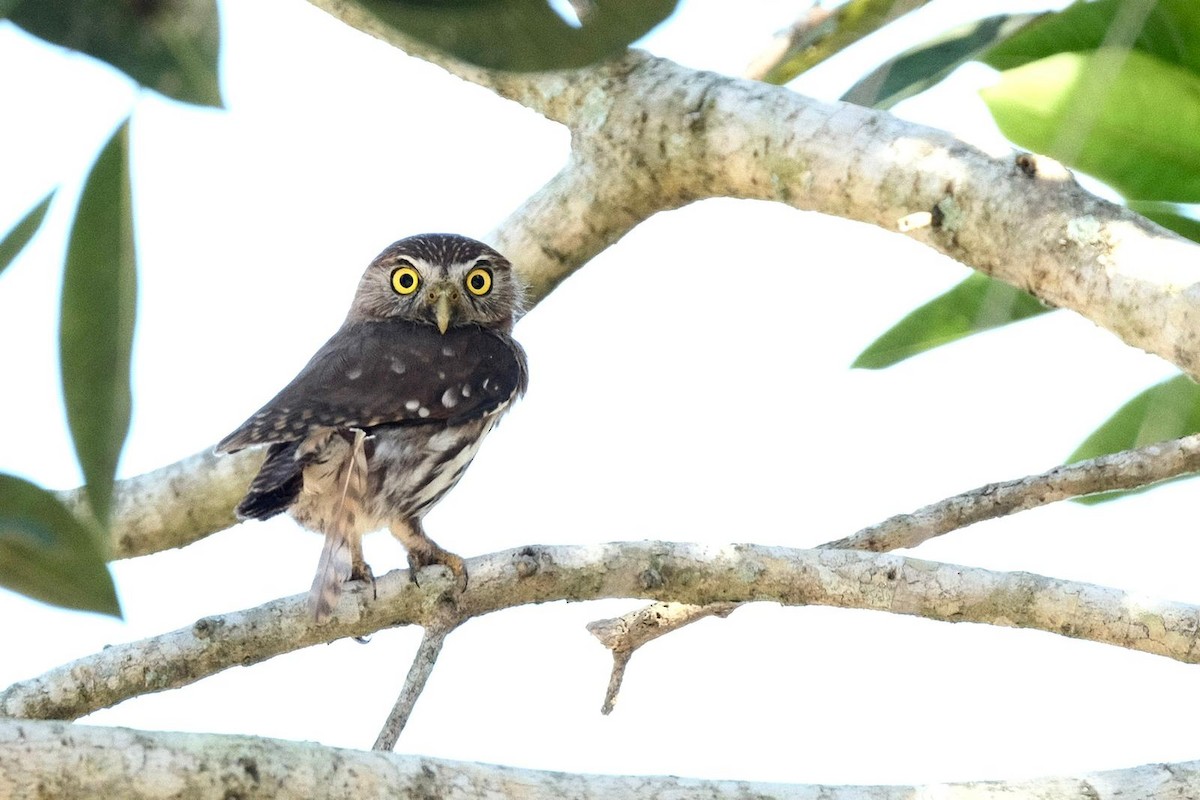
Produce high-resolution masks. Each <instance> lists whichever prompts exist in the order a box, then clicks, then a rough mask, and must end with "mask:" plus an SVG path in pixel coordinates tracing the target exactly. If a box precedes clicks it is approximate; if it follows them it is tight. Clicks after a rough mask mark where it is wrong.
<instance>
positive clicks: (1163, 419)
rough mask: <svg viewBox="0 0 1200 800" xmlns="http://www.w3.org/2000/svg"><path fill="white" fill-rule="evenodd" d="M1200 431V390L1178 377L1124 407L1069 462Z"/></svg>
mask: <svg viewBox="0 0 1200 800" xmlns="http://www.w3.org/2000/svg"><path fill="white" fill-rule="evenodd" d="M1197 431H1200V386H1197V385H1196V384H1195V383H1194V382H1193V381H1192V380H1191V379H1190V378H1188V377H1187V376H1186V375H1178V376H1176V377H1174V378H1170V379H1169V380H1165V381H1163V382H1162V383H1158V384H1155V385H1154V386H1151V387H1150V388H1149V389H1147V390H1146V391H1144V392H1142V393H1141V394H1139V395H1138V396H1137V397H1135V398H1133V399H1132V400H1130V401H1129V402H1128V403H1126V404H1125V405H1123V406H1121V408H1119V409H1118V410H1117V413H1115V414H1113V415H1112V416H1111V417H1110V418H1109V419H1108V421H1107V422H1106V423H1104V425H1102V426H1100V427H1099V428H1098V429H1097V430H1096V431H1095V432H1094V433H1092V435H1091V436H1089V437H1088V438H1087V439H1085V440H1084V442H1083V444H1081V445H1079V447H1078V448H1076V450H1075V452H1074V453H1071V455H1070V456H1068V457H1067V462H1068V463H1070V462H1074V461H1082V460H1084V459H1087V458H1095V457H1096V456H1103V455H1108V454H1109V453H1117V452H1120V451H1121V450H1128V449H1129V448H1131V447H1141V446H1142V445H1147V444H1154V443H1155V442H1162V441H1166V440H1168V439H1177V438H1179V437H1180V436H1188V435H1189V434H1193V433H1196V432H1197ZM1176 480H1178V479H1176ZM1155 485H1157V484H1155ZM1151 488H1153V486H1148V487H1145V488H1142V489H1134V490H1131V491H1122V492H1101V493H1100V494H1094V495H1090V496H1088V497H1083V498H1079V499H1078V502H1081V503H1084V504H1087V505H1094V504H1096V503H1102V502H1104V501H1106V500H1113V499H1115V498H1117V497H1123V496H1125V495H1127V494H1137V493H1139V492H1144V491H1146V490H1147V489H1151Z"/></svg>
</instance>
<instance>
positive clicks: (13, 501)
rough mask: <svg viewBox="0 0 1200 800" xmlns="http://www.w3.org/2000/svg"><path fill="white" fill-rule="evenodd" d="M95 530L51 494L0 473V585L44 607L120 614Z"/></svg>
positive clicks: (98, 536)
mask: <svg viewBox="0 0 1200 800" xmlns="http://www.w3.org/2000/svg"><path fill="white" fill-rule="evenodd" d="M101 540H102V538H101V536H100V533H99V531H97V530H95V529H94V528H93V527H91V526H90V525H89V524H87V523H86V522H84V521H83V520H80V519H79V518H78V517H76V516H75V515H74V514H72V513H71V512H70V511H69V510H67V508H66V507H65V506H64V505H63V504H62V503H60V502H59V500H58V498H57V497H55V496H54V495H53V494H51V493H50V492H47V491H46V490H45V489H42V488H40V487H38V486H35V485H33V484H32V483H30V482H29V481H27V480H24V479H22V478H18V477H15V476H13V475H0V586H6V587H8V588H10V589H13V590H15V591H18V592H21V593H22V594H26V595H28V596H30V597H34V598H37V599H38V600H43V601H45V602H47V603H54V604H55V605H60V606H66V607H67V608H77V609H81V610H85V611H99V612H102V613H104V614H113V615H115V616H120V614H121V608H120V605H119V604H118V603H117V595H116V591H115V590H114V588H113V583H112V578H111V577H110V576H109V574H108V567H107V566H106V564H105V563H104V562H105V554H104V548H103V547H102V545H101V544H100V542H101Z"/></svg>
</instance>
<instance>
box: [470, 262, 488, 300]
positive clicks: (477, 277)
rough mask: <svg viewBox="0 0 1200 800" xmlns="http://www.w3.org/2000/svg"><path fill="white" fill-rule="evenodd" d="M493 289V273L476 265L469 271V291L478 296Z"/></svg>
mask: <svg viewBox="0 0 1200 800" xmlns="http://www.w3.org/2000/svg"><path fill="white" fill-rule="evenodd" d="M491 290H492V273H491V271H489V270H486V269H484V268H483V267H476V268H475V269H473V270H471V271H470V272H468V273H467V291H468V292H470V293H471V294H473V295H475V296H476V297H483V296H484V295H485V294H487V293H488V292H490V291H491Z"/></svg>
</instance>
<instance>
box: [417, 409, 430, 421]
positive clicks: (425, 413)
mask: <svg viewBox="0 0 1200 800" xmlns="http://www.w3.org/2000/svg"><path fill="white" fill-rule="evenodd" d="M417 416H418V417H420V418H421V419H425V417H428V416H429V409H428V408H426V407H425V406H421V407H420V408H418V409H417Z"/></svg>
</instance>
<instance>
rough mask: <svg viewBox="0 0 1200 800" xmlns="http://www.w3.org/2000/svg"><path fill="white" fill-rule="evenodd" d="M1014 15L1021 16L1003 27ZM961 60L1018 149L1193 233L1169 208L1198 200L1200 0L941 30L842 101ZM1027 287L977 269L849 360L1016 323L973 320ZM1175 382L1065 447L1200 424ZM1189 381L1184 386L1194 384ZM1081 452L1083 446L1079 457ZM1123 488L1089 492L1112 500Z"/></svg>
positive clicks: (1097, 449)
mask: <svg viewBox="0 0 1200 800" xmlns="http://www.w3.org/2000/svg"><path fill="white" fill-rule="evenodd" d="M1014 22H1019V23H1020V24H1015V25H1014V24H1013V23H1014ZM966 59H978V60H981V61H983V62H984V63H986V64H989V65H990V66H993V67H995V68H997V69H1000V70H1002V72H1001V74H1000V79H999V81H998V82H997V83H996V84H995V85H994V86H991V87H988V88H986V89H984V90H983V91H982V96H983V98H984V101H985V102H986V103H987V105H988V108H989V110H990V111H991V112H992V115H993V117H994V118H995V120H996V123H997V125H998V126H999V127H1000V129H1001V131H1002V132H1003V133H1004V135H1005V136H1007V137H1008V138H1009V139H1010V140H1012V141H1013V142H1014V143H1015V144H1016V145H1018V146H1019V147H1023V148H1026V149H1028V150H1032V151H1035V152H1038V153H1043V154H1046V155H1049V156H1051V157H1053V158H1056V159H1057V160H1059V161H1061V162H1062V163H1064V164H1066V165H1067V166H1069V167H1071V168H1072V169H1077V170H1079V171H1081V172H1085V173H1087V174H1089V175H1091V176H1092V177H1094V178H1096V179H1098V180H1100V181H1103V182H1104V183H1106V184H1108V185H1109V186H1110V187H1112V188H1113V189H1114V190H1116V191H1117V192H1119V193H1120V194H1122V195H1123V196H1124V198H1125V200H1126V203H1127V204H1128V206H1129V207H1130V208H1131V209H1133V210H1135V211H1137V212H1138V213H1140V214H1143V215H1144V216H1146V217H1148V218H1149V219H1151V220H1153V221H1154V222H1157V223H1158V224H1160V225H1162V226H1164V227H1166V228H1169V229H1171V230H1173V231H1175V232H1176V233H1178V234H1180V235H1181V236H1185V237H1187V238H1190V239H1192V240H1194V241H1200V221H1198V220H1196V219H1195V218H1194V217H1193V216H1191V215H1190V214H1188V213H1187V210H1186V209H1185V208H1183V207H1180V206H1178V205H1176V204H1177V203H1198V202H1200V157H1198V156H1197V154H1198V153H1200V3H1198V2H1196V0H1095V1H1094V2H1077V3H1075V4H1073V5H1071V6H1068V7H1067V8H1065V9H1063V10H1062V11H1061V12H1058V13H1052V14H1043V15H1039V16H1037V17H1035V18H1024V19H1020V18H1017V17H1006V16H1000V17H991V18H988V19H984V20H980V22H979V23H977V24H976V25H974V26H968V27H967V28H963V29H959V30H956V31H949V32H947V33H945V34H942V35H940V36H938V37H935V38H934V39H933V40H931V41H930V42H928V43H926V44H925V45H922V46H920V47H917V48H913V49H912V50H910V51H908V52H907V53H905V54H902V55H901V56H899V57H897V58H896V59H893V60H892V61H891V62H888V63H887V64H885V65H884V66H883V67H881V68H880V69H879V70H876V72H875V73H874V74H873V75H871V76H868V77H867V78H865V79H864V80H863V81H860V82H859V84H857V85H856V86H855V87H854V88H852V89H851V90H850V92H848V93H847V99H856V100H858V101H859V102H864V103H868V102H869V103H871V104H875V105H881V106H886V105H890V104H891V103H893V102H896V101H898V100H900V99H903V98H905V97H908V96H911V95H912V94H915V93H916V92H919V91H923V90H924V89H926V88H928V87H929V86H931V85H933V84H934V83H936V82H937V81H939V80H941V78H942V77H944V76H945V75H946V74H948V71H949V70H950V69H953V68H954V67H956V66H958V64H960V63H962V62H963V61H964V60H966ZM988 284H991V285H993V286H994V287H995V292H997V293H998V294H997V295H996V296H1000V297H1003V296H1004V293H1005V292H1007V293H1009V294H1010V295H1011V294H1012V293H1017V294H1024V293H1022V292H1020V290H1017V289H1013V288H1004V289H1001V288H999V283H998V282H996V281H994V280H992V279H991V278H987V277H984V276H980V275H976V276H972V277H971V278H969V279H967V281H965V282H963V283H962V284H960V285H959V286H957V287H955V288H953V289H951V290H950V291H948V292H946V293H945V294H943V295H941V296H940V297H938V298H935V299H934V300H932V301H930V302H929V303H926V304H925V305H924V306H922V307H921V308H919V309H917V310H916V311H914V312H912V313H910V314H909V315H908V316H906V317H905V318H904V319H902V320H901V321H900V322H898V323H897V324H896V325H894V326H893V327H892V328H890V329H889V330H888V331H886V332H885V333H884V334H883V335H881V336H880V337H879V338H878V339H877V340H876V341H875V342H873V343H872V344H871V345H870V346H868V348H867V349H866V350H865V351H864V352H863V353H862V354H861V355H860V356H859V357H858V359H857V360H856V361H855V363H854V366H858V367H873V368H874V367H880V366H889V365H891V364H894V363H897V362H898V361H900V360H902V359H904V358H907V357H909V356H912V355H915V354H917V353H920V352H923V351H925V350H928V349H931V348H933V347H937V346H939V345H941V344H945V343H946V342H949V341H954V340H955V339H959V338H962V337H963V336H968V335H970V334H972V333H977V332H979V331H982V330H987V329H989V328H994V327H997V326H999V325H1003V324H1006V323H1008V322H1015V321H1017V320H1020V319H1026V318H1028V317H1029V316H1033V315H1035V314H1037V313H1040V312H1043V311H1048V310H1050V309H1039V308H1038V307H1037V306H1035V305H1034V304H1033V303H1034V302H1035V301H1033V299H1032V298H1028V297H1027V296H1026V298H1024V301H1023V302H1015V301H1014V302H1012V303H1011V304H1010V305H1009V306H1008V311H1007V312H1006V311H1005V305H1004V304H1003V303H999V304H997V305H995V306H989V311H988V312H987V313H986V314H984V316H983V318H981V316H980V297H981V296H984V297H987V296H992V295H993V291H992V290H991V289H986V288H985V286H986V285H988ZM1184 386H1188V387H1191V386H1192V384H1191V382H1190V381H1189V380H1188V379H1187V378H1185V377H1182V376H1181V377H1179V378H1177V379H1175V381H1169V382H1168V383H1166V384H1162V385H1160V386H1156V387H1154V388H1152V389H1150V390H1148V391H1147V392H1144V393H1143V394H1141V395H1139V396H1138V397H1137V398H1135V399H1134V400H1133V401H1130V403H1129V404H1127V405H1126V406H1124V407H1123V408H1122V409H1121V410H1120V411H1118V412H1117V413H1116V414H1114V415H1113V416H1112V417H1110V418H1109V419H1108V420H1107V421H1106V422H1104V423H1103V424H1102V425H1101V426H1100V427H1099V428H1098V429H1097V430H1096V431H1095V433H1093V434H1092V436H1090V437H1089V438H1088V440H1087V442H1085V443H1084V445H1083V446H1082V447H1081V448H1080V449H1079V450H1077V451H1076V453H1074V454H1073V455H1072V457H1071V458H1072V460H1074V459H1076V458H1087V457H1092V456H1096V455H1102V454H1105V453H1110V452H1115V451H1117V450H1121V449H1124V448H1126V447H1130V446H1136V445H1137V444H1145V443H1147V442H1149V441H1153V439H1147V438H1145V437H1146V436H1159V437H1160V438H1175V437H1178V436H1182V435H1186V434H1190V433H1194V432H1197V431H1198V430H1200V413H1188V414H1177V413H1172V415H1171V416H1170V421H1167V420H1164V422H1163V424H1161V425H1155V424H1149V419H1150V418H1151V417H1154V416H1162V415H1164V414H1166V412H1167V410H1177V409H1178V408H1179V407H1180V406H1182V405H1186V404H1188V403H1197V402H1200V393H1197V392H1195V391H1186V390H1185V389H1184V388H1183V387H1184ZM1193 388H1194V387H1193ZM1085 453H1086V455H1084V454H1085ZM1120 494H1121V493H1111V494H1107V495H1101V496H1099V499H1109V498H1111V497H1115V496H1119V495H1120Z"/></svg>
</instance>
